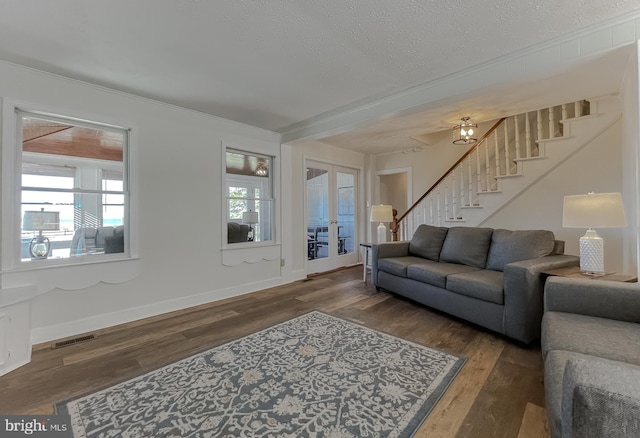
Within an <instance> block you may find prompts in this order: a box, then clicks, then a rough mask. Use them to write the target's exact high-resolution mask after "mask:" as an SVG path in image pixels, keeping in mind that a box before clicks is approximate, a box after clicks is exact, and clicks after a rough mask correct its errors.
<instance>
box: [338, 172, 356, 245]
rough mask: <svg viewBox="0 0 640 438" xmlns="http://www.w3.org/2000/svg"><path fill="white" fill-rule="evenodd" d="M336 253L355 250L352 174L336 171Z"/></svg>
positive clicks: (353, 180) (353, 179)
mask: <svg viewBox="0 0 640 438" xmlns="http://www.w3.org/2000/svg"><path fill="white" fill-rule="evenodd" d="M336 177H337V180H338V181H337V182H338V186H337V187H338V196H337V200H338V254H350V253H352V252H354V251H355V248H354V238H353V237H354V235H355V225H356V222H355V204H356V203H355V187H354V182H355V178H354V175H353V174H351V173H343V172H338V173H337V175H336Z"/></svg>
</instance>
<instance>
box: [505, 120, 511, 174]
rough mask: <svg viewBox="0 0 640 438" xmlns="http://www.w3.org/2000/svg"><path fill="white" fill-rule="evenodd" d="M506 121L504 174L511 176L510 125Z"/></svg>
mask: <svg viewBox="0 0 640 438" xmlns="http://www.w3.org/2000/svg"><path fill="white" fill-rule="evenodd" d="M508 120H509V119H504V172H505V173H506V174H507V175H511V153H510V152H509V125H507V121H508Z"/></svg>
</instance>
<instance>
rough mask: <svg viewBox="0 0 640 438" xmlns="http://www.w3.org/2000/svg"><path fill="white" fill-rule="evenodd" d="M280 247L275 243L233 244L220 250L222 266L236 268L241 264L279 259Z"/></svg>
mask: <svg viewBox="0 0 640 438" xmlns="http://www.w3.org/2000/svg"><path fill="white" fill-rule="evenodd" d="M280 247H281V245H280V244H279V243H275V242H271V241H270V242H247V243H233V244H231V245H227V246H225V247H224V248H222V264H223V265H224V266H237V265H239V264H241V263H251V264H253V263H258V262H260V261H262V260H266V261H272V260H277V259H279V258H280V252H281V248H280Z"/></svg>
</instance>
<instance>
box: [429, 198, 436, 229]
mask: <svg viewBox="0 0 640 438" xmlns="http://www.w3.org/2000/svg"><path fill="white" fill-rule="evenodd" d="M429 216H430V217H431V221H430V222H429V223H430V224H431V225H435V222H434V221H433V195H430V196H429Z"/></svg>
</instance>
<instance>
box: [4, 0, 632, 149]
mask: <svg viewBox="0 0 640 438" xmlns="http://www.w3.org/2000/svg"><path fill="white" fill-rule="evenodd" d="M639 8H640V0H537V1H531V0H526V1H525V0H519V1H514V0H448V1H438V0H405V1H399V0H323V1H318V0H110V1H87V0H56V1H42V0H0V59H3V60H7V61H10V62H15V63H18V64H23V65H27V66H30V67H34V68H38V69H41V70H46V71H50V72H53V73H58V74H62V75H65V76H69V77H73V78H77V79H81V80H85V81H88V82H92V83H95V84H99V85H103V86H107V87H110V88H114V89H117V90H122V91H126V92H131V93H134V94H137V95H141V96H145V97H149V98H152V99H156V100H159V101H163V102H167V103H171V104H175V105H179V106H182V107H185V108H190V109H194V110H197V111H202V112H205V113H209V114H213V115H217V116H220V117H224V118H228V119H232V120H236V121H240V122H244V123H248V124H250V125H254V126H258V127H262V128H266V129H270V130H274V131H286V130H287V127H289V126H290V125H293V124H297V123H300V122H302V121H305V120H307V119H310V118H312V117H317V116H318V115H321V114H323V113H326V112H331V111H335V110H336V109H339V108H346V107H348V106H349V105H355V104H357V103H358V102H364V101H371V99H375V98H376V97H382V96H388V95H391V94H393V93H396V92H399V91H401V90H405V89H407V88H410V87H413V86H416V85H419V84H423V83H426V82H428V81H431V80H434V79H437V78H439V77H443V76H446V75H448V74H451V73H454V72H457V71H460V70H462V69H464V68H467V67H469V66H473V65H477V64H480V63H482V62H486V61H489V60H492V59H495V58H497V57H500V56H503V55H506V54H509V53H513V52H516V51H518V50H521V49H523V48H526V47H529V46H532V45H535V44H538V43H541V42H543V41H546V40H549V39H552V38H555V37H558V36H560V35H563V34H566V33H568V32H572V31H576V30H578V29H581V28H584V27H586V26H589V25H592V24H595V23H598V22H600V21H603V20H605V19H608V18H612V17H617V16H621V15H623V14H625V13H629V12H632V11H635V10H637V9H639ZM521 93H522V91H521ZM498 100H499V99H498ZM511 102H513V100H512V101H511ZM495 103H496V104H498V103H499V104H501V105H509V104H508V103H506V102H495ZM481 105H484V107H481ZM476 106H477V108H476V111H477V112H479V113H483V114H482V117H483V118H484V119H485V120H487V119H488V118H491V117H492V114H491V113H492V112H494V113H495V112H496V111H495V110H494V109H491V108H495V107H492V106H491V104H490V103H488V102H486V101H485V102H484V103H483V104H481V103H479V102H476ZM451 111H452V108H448V109H447V108H445V109H443V111H442V112H437V113H430V114H423V115H421V120H422V121H424V117H425V116H429V117H431V118H433V123H432V125H433V126H431V127H430V128H434V127H436V126H438V124H439V123H440V124H442V121H444V120H447V117H446V114H447V112H451ZM443 114H445V115H443ZM405 123H406V124H405ZM409 125H411V122H410V121H404V122H402V126H403V127H405V128H407V129H408V128H410V127H411V126H409ZM367 129H374V128H367ZM394 129H395V127H394ZM421 129H423V130H424V129H425V127H424V126H423V127H422V128H421ZM372 132H373V131H371V132H369V134H371V133H372ZM362 134H367V133H366V132H363V133H362ZM343 135H344V134H343ZM378 136H379V135H378ZM329 140H330V139H326V141H329ZM342 140H344V139H335V142H336V144H340V141H342ZM362 140H363V142H358V141H356V142H355V143H354V142H353V141H351V140H350V141H349V142H342V146H343V147H351V148H356V149H357V148H361V149H362V148H364V146H363V145H364V140H365V139H364V138H363V139H362ZM354 144H355V145H356V146H354ZM357 145H360V146H357ZM372 147H374V146H372ZM375 147H376V148H380V150H383V149H385V148H387V149H389V148H392V149H393V148H398V147H399V146H398V144H395V145H394V144H393V143H386V144H379V145H376V146H375Z"/></svg>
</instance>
